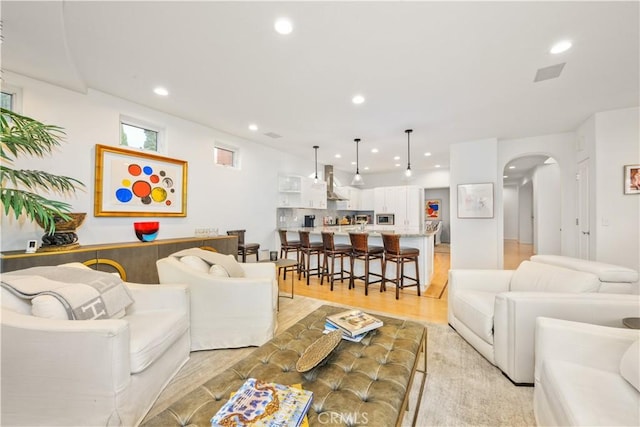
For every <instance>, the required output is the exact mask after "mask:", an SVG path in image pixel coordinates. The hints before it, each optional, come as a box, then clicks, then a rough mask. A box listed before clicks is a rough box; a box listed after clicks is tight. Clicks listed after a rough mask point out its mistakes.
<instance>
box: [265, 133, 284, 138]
mask: <svg viewBox="0 0 640 427" xmlns="http://www.w3.org/2000/svg"><path fill="white" fill-rule="evenodd" d="M264 135H265V136H268V137H269V138H273V139H277V138H282V135H278V134H277V133H275V132H267V133H265V134H264Z"/></svg>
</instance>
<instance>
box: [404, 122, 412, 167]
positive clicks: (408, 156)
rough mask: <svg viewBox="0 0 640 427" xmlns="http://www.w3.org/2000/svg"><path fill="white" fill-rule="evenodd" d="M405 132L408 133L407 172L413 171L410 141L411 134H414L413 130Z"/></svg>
mask: <svg viewBox="0 0 640 427" xmlns="http://www.w3.org/2000/svg"><path fill="white" fill-rule="evenodd" d="M405 132H406V133H407V170H410V169H411V141H410V135H411V132H413V129H407V130H405Z"/></svg>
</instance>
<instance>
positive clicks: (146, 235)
mask: <svg viewBox="0 0 640 427" xmlns="http://www.w3.org/2000/svg"><path fill="white" fill-rule="evenodd" d="M133 229H134V230H135V232H136V237H137V238H138V240H140V241H141V242H151V241H153V240H155V238H156V237H158V231H159V230H160V223H159V222H158V221H144V222H134V223H133Z"/></svg>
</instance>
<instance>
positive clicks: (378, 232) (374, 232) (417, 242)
mask: <svg viewBox="0 0 640 427" xmlns="http://www.w3.org/2000/svg"><path fill="white" fill-rule="evenodd" d="M281 230H286V231H287V233H288V234H290V238H291V240H298V231H300V230H302V231H309V232H310V234H311V236H312V238H311V240H312V241H322V237H321V234H320V233H322V232H323V231H332V232H334V233H335V236H334V241H335V243H336V244H338V243H346V244H351V242H350V240H349V233H354V232H355V233H358V232H361V231H360V230H361V227H360V226H357V225H335V226H324V227H287V228H281ZM364 232H365V233H367V234H369V246H380V247H382V233H394V234H399V235H400V245H401V246H406V247H412V248H416V249H419V250H420V256H419V257H418V265H419V267H420V291H421V292H424V291H425V290H426V289H427V288H428V287H429V284H430V283H431V279H432V278H433V243H434V242H433V235H434V234H435V232H433V231H425V230H421V229H415V228H403V227H393V226H374V225H366V226H365V227H364ZM313 236H317V237H313ZM313 262H315V257H312V263H313ZM395 266H396V264H395V263H389V264H387V272H386V276H387V278H395V275H396V270H395V268H396V267H395ZM355 270H356V271H355V274H356V276H361V275H363V274H364V267H363V263H362V262H361V261H356V263H355ZM370 270H371V272H372V273H378V274H380V272H381V271H380V263H379V262H372V263H371V265H370ZM404 271H405V276H409V277H415V267H414V265H413V263H407V264H406V265H405V269H404ZM387 286H389V287H391V286H393V283H390V282H388V283H387ZM374 289H375V287H374Z"/></svg>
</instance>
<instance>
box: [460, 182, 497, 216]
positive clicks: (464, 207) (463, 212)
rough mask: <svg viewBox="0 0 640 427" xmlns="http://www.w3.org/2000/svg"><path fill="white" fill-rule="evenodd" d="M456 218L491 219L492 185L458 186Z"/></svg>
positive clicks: (490, 183) (489, 183)
mask: <svg viewBox="0 0 640 427" xmlns="http://www.w3.org/2000/svg"><path fill="white" fill-rule="evenodd" d="M458 218H493V183H492V182H487V183H482V184H458Z"/></svg>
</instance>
